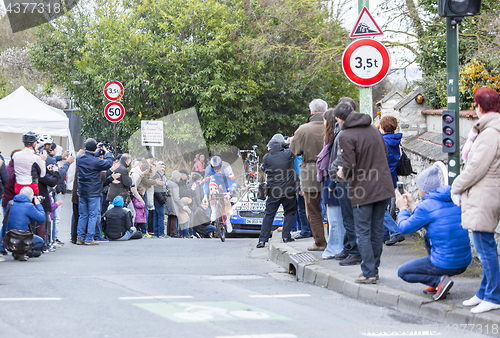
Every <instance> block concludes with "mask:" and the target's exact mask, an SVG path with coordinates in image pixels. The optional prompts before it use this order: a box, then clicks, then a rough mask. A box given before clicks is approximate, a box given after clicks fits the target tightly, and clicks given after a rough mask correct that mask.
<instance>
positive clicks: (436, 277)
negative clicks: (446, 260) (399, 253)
mask: <svg viewBox="0 0 500 338" xmlns="http://www.w3.org/2000/svg"><path fill="white" fill-rule="evenodd" d="M465 270H467V267H466V266H465V267H463V268H459V269H444V268H440V267H437V266H435V265H434V264H432V263H431V256H427V257H422V258H417V259H414V260H411V261H409V262H406V263H404V264H403V265H401V266H400V267H399V270H398V276H399V278H401V279H402V280H404V281H405V282H408V283H422V284H425V285H428V286H434V287H437V286H438V285H439V283H440V282H441V277H442V276H445V275H446V276H455V275H459V274H461V273H463V272H464V271H465Z"/></svg>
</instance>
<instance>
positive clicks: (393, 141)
mask: <svg viewBox="0 0 500 338" xmlns="http://www.w3.org/2000/svg"><path fill="white" fill-rule="evenodd" d="M382 136H383V137H384V142H385V146H386V147H387V153H388V158H387V163H388V164H389V169H390V170H391V176H392V183H393V184H394V188H396V185H397V184H396V183H397V182H398V175H397V174H396V167H397V166H398V162H399V157H400V156H401V152H400V150H399V145H400V144H401V138H402V137H403V134H401V133H397V134H394V133H391V134H389V133H386V134H382Z"/></svg>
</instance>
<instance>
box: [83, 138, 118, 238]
mask: <svg viewBox="0 0 500 338" xmlns="http://www.w3.org/2000/svg"><path fill="white" fill-rule="evenodd" d="M96 149H97V142H96V140H94V139H92V138H90V139H88V140H87V141H86V142H85V153H84V154H83V155H80V156H78V157H77V158H76V167H77V168H78V192H77V194H78V212H79V214H80V217H79V219H78V227H77V235H78V237H77V239H76V244H78V245H83V244H85V245H96V244H98V243H97V242H96V241H95V240H94V234H95V226H96V224H97V217H100V215H99V210H100V208H99V204H100V203H101V194H102V179H101V171H103V170H108V169H109V168H110V167H111V166H112V165H113V155H112V154H111V153H110V152H108V151H107V150H106V148H104V147H103V148H102V149H104V152H105V154H104V158H103V159H100V158H99V157H98V156H97V154H96V153H95V152H96Z"/></svg>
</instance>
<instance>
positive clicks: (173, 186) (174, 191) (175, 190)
mask: <svg viewBox="0 0 500 338" xmlns="http://www.w3.org/2000/svg"><path fill="white" fill-rule="evenodd" d="M168 190H170V195H171V197H172V201H173V202H174V208H175V215H176V216H179V209H182V207H184V203H182V201H181V198H180V196H179V186H178V185H177V182H174V181H172V180H170V181H168Z"/></svg>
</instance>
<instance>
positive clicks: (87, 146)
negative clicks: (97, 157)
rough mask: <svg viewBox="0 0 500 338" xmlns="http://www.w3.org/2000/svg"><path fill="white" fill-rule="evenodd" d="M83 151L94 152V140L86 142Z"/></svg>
mask: <svg viewBox="0 0 500 338" xmlns="http://www.w3.org/2000/svg"><path fill="white" fill-rule="evenodd" d="M85 149H86V150H88V151H95V150H96V149H97V142H96V141H95V140H88V141H87V142H85Z"/></svg>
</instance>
